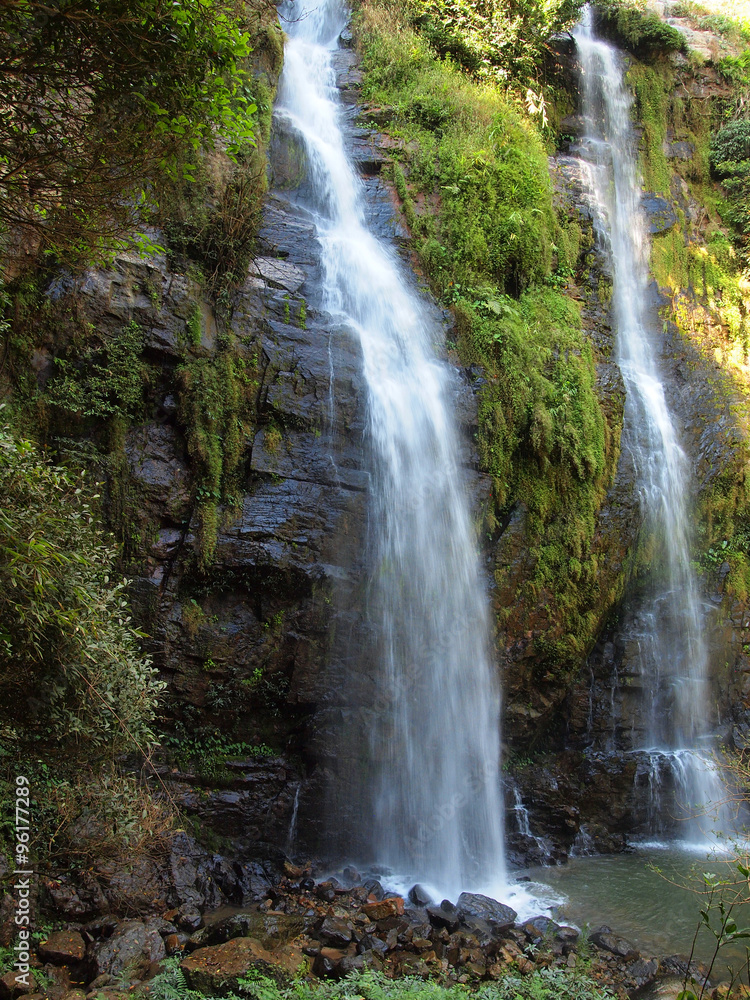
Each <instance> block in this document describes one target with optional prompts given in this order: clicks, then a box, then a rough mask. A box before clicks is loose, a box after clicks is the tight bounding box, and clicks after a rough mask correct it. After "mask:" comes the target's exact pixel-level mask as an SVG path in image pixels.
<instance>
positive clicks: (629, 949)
mask: <svg viewBox="0 0 750 1000" xmlns="http://www.w3.org/2000/svg"><path fill="white" fill-rule="evenodd" d="M589 940H590V941H591V943H592V944H594V945H596V947H597V948H601V949H602V950H603V951H609V952H611V953H612V954H613V955H619V956H620V957H621V958H630V957H635V956H636V955H637V954H638V952H637V950H636V949H635V947H634V946H633V945H632V944H631V943H630V942H629V941H627V940H626V939H625V938H622V937H620V936H619V935H618V934H615V933H614V932H613V931H612V928H611V927H606V926H602V927H598V928H597V929H596V930H595V931H593V932H592V934H591V935H590V937H589Z"/></svg>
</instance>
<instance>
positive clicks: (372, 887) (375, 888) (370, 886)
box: [363, 878, 385, 900]
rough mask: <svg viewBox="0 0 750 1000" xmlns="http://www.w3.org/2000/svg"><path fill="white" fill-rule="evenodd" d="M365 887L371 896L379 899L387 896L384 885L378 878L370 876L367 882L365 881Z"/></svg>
mask: <svg viewBox="0 0 750 1000" xmlns="http://www.w3.org/2000/svg"><path fill="white" fill-rule="evenodd" d="M363 887H364V888H365V889H367V892H368V893H369V894H370V895H371V896H374V897H375V899H377V900H381V899H382V898H383V897H384V896H385V891H384V889H383V886H382V885H381V884H380V882H378V880H377V879H376V878H368V879H367V880H366V881H365V882H363Z"/></svg>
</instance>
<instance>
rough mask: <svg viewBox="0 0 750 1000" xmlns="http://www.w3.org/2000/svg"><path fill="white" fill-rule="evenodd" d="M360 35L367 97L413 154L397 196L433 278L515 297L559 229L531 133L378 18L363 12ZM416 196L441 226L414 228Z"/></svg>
mask: <svg viewBox="0 0 750 1000" xmlns="http://www.w3.org/2000/svg"><path fill="white" fill-rule="evenodd" d="M361 27H362V40H363V43H364V68H365V71H366V75H365V81H364V94H365V97H366V98H367V99H368V100H370V101H372V102H376V103H379V104H386V105H388V106H391V107H392V108H393V126H392V131H394V132H395V133H396V134H397V135H399V136H400V137H401V138H402V139H403V141H404V144H405V146H406V149H408V151H409V152H408V153H407V154H406V156H405V165H406V166H407V167H408V190H407V188H406V187H405V183H406V182H405V181H404V179H403V176H402V178H401V179H399V175H398V173H397V174H396V186H397V190H399V189H400V190H399V193H400V194H401V196H402V198H403V199H404V201H405V202H406V206H405V207H406V215H407V221H409V222H410V224H412V226H413V228H415V230H416V233H417V235H418V236H419V237H420V239H419V242H418V248H419V250H420V253H421V256H422V258H423V259H424V260H425V261H426V262H428V265H429V268H430V270H431V271H440V272H441V273H440V283H441V284H443V285H447V284H448V283H449V282H451V281H452V282H454V283H459V284H461V285H477V284H479V283H481V282H483V281H487V280H489V281H491V282H492V283H493V284H494V285H498V286H499V287H500V289H501V290H502V291H506V290H507V291H511V292H514V293H517V292H518V291H520V290H521V289H522V288H524V287H526V286H527V285H528V284H530V283H532V282H534V281H541V280H542V279H543V278H544V277H545V275H546V274H547V273H548V272H549V270H550V266H551V262H552V257H553V253H554V251H553V249H552V247H553V245H554V242H555V235H556V233H557V228H558V224H557V219H556V216H555V213H554V211H553V208H552V198H551V188H550V181H549V175H548V170H547V159H546V151H545V149H544V146H543V144H542V142H541V140H540V138H539V135H538V133H537V131H536V130H535V129H534V128H533V126H531V125H530V123H529V122H528V121H527V120H525V119H523V118H522V117H521V115H520V114H519V113H518V112H517V110H516V109H515V108H514V107H513V106H512V105H511V104H510V103H509V102H508V101H507V100H506V99H505V98H504V97H503V96H502V95H501V94H500V93H499V92H498V91H497V89H496V88H494V87H488V86H485V85H481V84H476V83H474V82H472V81H471V80H470V79H469V78H468V77H467V76H466V75H465V74H463V73H461V72H460V70H458V69H456V68H454V67H452V66H451V65H450V64H448V63H446V62H441V61H439V60H438V59H436V58H435V56H434V54H433V53H432V52H431V50H430V47H429V46H428V45H427V43H426V42H425V40H424V39H423V38H422V37H421V36H420V35H418V34H415V33H414V32H412V31H410V30H409V29H407V28H404V27H403V26H402V25H400V24H398V22H397V21H395V20H393V19H392V18H391V16H390V15H387V14H385V12H383V11H382V10H379V9H373V8H365V9H364V11H363V15H362V26H361ZM415 194H424V195H426V196H429V197H432V198H435V197H437V196H439V197H440V199H441V204H440V212H439V218H438V220H435V219H434V218H433V217H432V215H431V214H424V213H423V214H422V215H419V216H418V217H417V216H415V214H414V211H413V209H411V218H410V208H411V206H410V205H409V201H410V198H411V197H412V196H413V195H415ZM435 222H437V223H438V225H437V227H436V225H435ZM435 237H436V238H437V240H436V239H435Z"/></svg>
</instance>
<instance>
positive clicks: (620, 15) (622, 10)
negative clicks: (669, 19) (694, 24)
mask: <svg viewBox="0 0 750 1000" xmlns="http://www.w3.org/2000/svg"><path fill="white" fill-rule="evenodd" d="M595 10H596V21H597V25H598V27H599V30H600V31H601V32H602V33H603V34H605V35H607V36H609V37H610V38H613V39H614V40H615V41H617V42H619V43H620V44H621V45H623V46H624V47H625V48H626V49H629V50H630V51H631V52H633V53H634V54H635V55H637V56H639V57H640V58H643V59H648V58H653V57H654V56H658V55H666V54H668V53H669V52H686V51H687V42H686V41H685V36H684V35H683V34H682V32H681V31H678V30H677V28H673V27H672V25H670V24H666V23H665V22H664V21H662V19H661V18H660V17H659V15H658V14H656V13H654V12H653V11H645V10H644V9H643V8H642V6H639V5H637V4H634V3H629V2H627V0H596V3H595Z"/></svg>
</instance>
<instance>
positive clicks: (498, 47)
mask: <svg viewBox="0 0 750 1000" xmlns="http://www.w3.org/2000/svg"><path fill="white" fill-rule="evenodd" d="M582 6H583V0H547V2H546V3H538V2H537V0H492V2H489V3H471V2H462V3H454V2H451V0H410V2H409V3H407V5H406V11H407V17H408V19H409V21H410V23H411V24H412V25H413V26H414V27H416V28H418V29H419V31H420V32H421V33H422V34H423V35H424V36H425V38H427V39H428V40H429V42H430V44H431V45H432V46H433V47H434V48H435V50H436V51H437V52H438V53H439V54H440V55H442V56H445V55H449V56H451V58H453V59H454V60H455V61H456V62H457V63H458V64H459V65H460V66H462V67H463V68H464V69H467V70H469V71H470V72H472V73H475V74H478V75H480V76H491V77H499V78H500V79H502V80H504V81H506V82H509V83H511V84H512V85H513V86H520V85H523V86H526V85H527V84H528V83H530V82H535V81H537V80H538V79H539V78H540V77H541V76H542V75H543V73H544V64H545V54H546V49H547V43H548V42H549V39H550V37H551V36H552V35H554V34H555V33H556V32H559V31H563V30H565V29H567V28H569V27H570V26H571V25H572V24H574V23H575V21H576V20H577V19H578V16H579V14H580V11H581V8H582Z"/></svg>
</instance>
